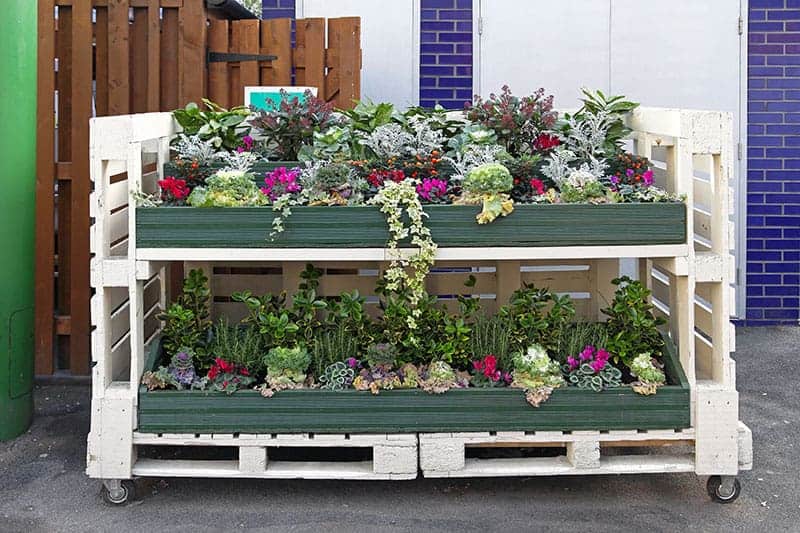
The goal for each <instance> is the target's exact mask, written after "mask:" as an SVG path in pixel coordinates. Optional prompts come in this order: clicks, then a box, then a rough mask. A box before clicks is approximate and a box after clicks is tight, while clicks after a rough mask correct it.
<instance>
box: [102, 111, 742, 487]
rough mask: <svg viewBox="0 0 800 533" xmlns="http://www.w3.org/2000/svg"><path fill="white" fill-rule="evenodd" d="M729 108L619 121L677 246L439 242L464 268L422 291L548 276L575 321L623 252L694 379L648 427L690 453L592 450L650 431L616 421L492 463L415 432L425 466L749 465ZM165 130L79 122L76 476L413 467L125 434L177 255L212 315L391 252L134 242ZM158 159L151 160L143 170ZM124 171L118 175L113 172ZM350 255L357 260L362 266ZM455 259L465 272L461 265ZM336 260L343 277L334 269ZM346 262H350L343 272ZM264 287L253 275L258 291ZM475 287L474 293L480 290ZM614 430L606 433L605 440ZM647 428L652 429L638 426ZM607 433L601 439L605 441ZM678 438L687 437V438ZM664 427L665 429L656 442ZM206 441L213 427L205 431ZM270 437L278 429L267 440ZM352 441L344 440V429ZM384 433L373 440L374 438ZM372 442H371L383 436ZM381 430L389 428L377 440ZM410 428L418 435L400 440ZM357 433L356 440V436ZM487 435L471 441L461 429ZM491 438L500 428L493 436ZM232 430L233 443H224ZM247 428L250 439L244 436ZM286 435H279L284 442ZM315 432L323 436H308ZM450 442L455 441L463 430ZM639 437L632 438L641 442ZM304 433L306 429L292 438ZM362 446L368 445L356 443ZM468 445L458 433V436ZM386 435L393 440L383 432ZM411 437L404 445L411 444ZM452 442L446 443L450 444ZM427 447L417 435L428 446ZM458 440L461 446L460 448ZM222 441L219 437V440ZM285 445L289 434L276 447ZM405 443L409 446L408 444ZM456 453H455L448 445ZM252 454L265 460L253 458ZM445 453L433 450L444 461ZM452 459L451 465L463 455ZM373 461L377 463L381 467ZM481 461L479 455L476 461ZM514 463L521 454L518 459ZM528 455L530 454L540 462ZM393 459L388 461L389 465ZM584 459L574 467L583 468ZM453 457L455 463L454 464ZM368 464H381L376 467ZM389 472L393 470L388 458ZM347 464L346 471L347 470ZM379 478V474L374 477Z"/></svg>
mask: <svg viewBox="0 0 800 533" xmlns="http://www.w3.org/2000/svg"><path fill="white" fill-rule="evenodd" d="M731 121H732V119H731V117H730V115H727V114H724V113H716V112H700V111H685V110H674V109H655V108H641V109H638V110H636V111H635V112H634V113H633V115H632V117H631V120H630V126H631V128H632V129H633V151H634V152H636V153H638V154H639V155H642V156H645V157H649V158H651V160H652V161H653V162H654V164H655V165H656V181H657V184H658V185H660V186H662V187H663V188H665V189H667V190H668V191H670V192H673V193H676V194H682V195H685V197H686V203H687V208H688V210H689V213H690V216H689V217H688V221H687V234H688V235H690V236H691V238H690V239H689V242H687V243H686V244H682V245H669V246H624V247H551V248H516V249H514V248H483V249H481V248H469V249H467V248H452V249H441V250H440V251H439V255H438V256H437V259H438V261H439V263H438V265H437V266H448V267H461V271H460V272H454V273H452V274H448V273H440V274H439V275H437V276H432V277H431V279H430V280H429V287H428V288H429V290H430V291H431V293H432V294H439V295H452V294H463V293H462V292H454V287H461V285H460V283H461V282H460V280H459V279H457V278H458V277H465V276H466V275H467V274H469V273H473V274H474V275H475V276H476V278H477V281H478V285H477V288H476V289H475V290H476V293H475V294H473V296H475V297H480V298H481V299H482V301H483V302H484V303H486V304H487V309H490V310H491V309H492V306H493V305H494V306H495V307H496V306H497V305H501V304H502V303H505V301H507V300H508V297H509V296H510V294H511V292H513V290H515V289H516V288H518V287H519V285H520V283H522V282H523V281H529V282H530V281H533V282H535V283H537V284H539V285H540V286H551V287H553V288H554V290H556V291H558V292H564V293H569V294H571V295H574V297H575V299H576V302H577V307H578V312H579V316H581V317H583V318H587V319H590V320H593V319H597V317H598V314H599V310H600V309H601V307H603V306H604V305H605V304H606V303H607V302H608V301H609V300H610V297H611V294H612V291H611V288H610V286H609V283H608V282H609V281H610V279H611V278H613V277H615V276H616V275H618V274H619V272H620V268H621V263H620V259H622V258H635V263H636V265H635V267H636V268H638V273H639V278H640V279H642V280H644V281H645V282H646V283H647V284H648V286H649V287H650V288H651V289H652V290H653V294H654V303H655V304H656V306H657V309H658V310H659V313H661V314H662V315H663V316H664V317H665V318H666V319H667V320H668V323H669V329H670V334H671V336H672V338H673V339H674V340H675V341H676V344H677V346H678V352H679V355H680V359H681V364H682V366H683V368H684V370H685V372H686V375H687V378H688V381H689V384H690V387H691V390H692V410H691V412H692V428H693V429H692V430H687V431H684V432H680V434H679V435H677V434H676V435H672V438H670V436H669V435H670V434H669V432H656V433H653V434H652V435H656V434H658V435H659V436H660V440H665V439H666V440H668V441H671V442H678V441H682V440H689V441H691V442H693V447H694V452H693V454H689V455H679V456H676V457H674V458H672V459H669V458H665V457H666V456H663V455H654V456H652V457H651V456H635V457H631V458H626V456H624V455H621V456H620V455H614V456H607V457H604V456H602V455H600V456H599V458H598V459H597V460H595V457H596V454H595V448H594V445H595V444H597V445H598V447H600V445H601V444H604V443H605V444H608V443H609V442H612V440H613V439H619V440H620V441H624V442H628V443H637V442H638V443H639V444H642V443H643V442H645V441H647V440H649V439H650V436H648V437H647V438H645V437H642V436H641V435H642V434H640V433H638V432H637V433H636V434H627V435H622V434H619V433H618V432H610V433H608V434H598V435H593V434H592V435H588V434H585V435H581V434H579V433H572V434H569V435H567V434H560V436H558V438H559V439H561V440H560V441H553V440H551V441H550V442H551V443H552V442H561V443H562V445H563V446H564V447H565V448H567V447H569V449H570V450H571V451H570V453H567V454H565V455H564V456H563V458H561V459H557V460H551V459H547V460H535V461H534V460H530V461H529V460H525V461H527V462H525V464H520V463H519V462H518V461H519V460H504V459H498V460H496V461H501V462H499V463H498V462H495V463H491V464H487V463H480V462H478V463H476V462H475V461H476V460H472V459H469V460H465V459H464V456H463V454H460V452H459V453H455V454H454V455H453V456H452V457H450V458H449V460H451V461H456V460H457V461H458V463H457V465H456V467H454V468H445V469H439V468H434V466H433V464H432V463H431V461H434V463H435V458H436V457H441V454H440V455H436V453H434V451H432V450H431V449H430V446H431V444H430V443H431V442H432V441H433V440H436V438H435V437H431V436H429V435H422V436H420V439H421V442H422V443H423V444H422V447H421V448H420V450H421V451H420V453H421V454H422V455H423V457H424V458H423V470H424V472H425V475H428V476H431V475H439V474H442V475H444V474H447V475H515V474H516V473H523V472H524V475H553V474H569V473H622V472H658V471H694V472H696V473H697V474H700V475H729V476H730V475H735V474H736V473H737V472H738V471H739V470H740V469H747V468H749V467H750V466H751V464H752V444H751V441H752V437H751V436H750V432H749V430H747V428H746V427H743V426H741V425H740V424H739V421H738V395H737V393H736V388H735V387H736V382H735V365H734V362H733V360H732V359H731V358H730V352H731V351H732V350H733V349H734V343H733V338H734V336H733V328H732V326H731V325H730V322H729V318H730V308H731V302H732V299H733V295H732V290H731V288H730V280H731V279H733V274H732V268H733V262H732V261H731V260H730V251H731V250H732V249H733V240H732V237H731V235H732V232H731V226H730V223H729V214H730V211H731V201H730V198H731V194H730V184H729V177H730V176H731V175H732V164H733V163H732V161H733V157H732V154H733V145H732V126H731ZM176 131H177V127H176V124H175V123H174V122H173V120H172V118H171V116H170V114H169V113H150V114H141V115H128V116H121V117H103V118H98V119H93V120H92V123H91V136H90V138H91V176H92V180H93V182H94V192H93V193H92V195H91V199H90V209H91V214H92V217H93V218H94V219H95V224H94V225H93V228H92V234H91V249H92V253H93V254H94V258H93V260H92V278H91V282H92V286H93V287H94V289H95V295H94V297H93V298H92V323H93V325H94V326H95V329H94V331H93V333H92V358H93V362H94V370H93V385H94V386H93V394H92V396H93V399H92V427H91V432H90V435H89V439H88V453H87V473H88V474H89V475H90V476H91V477H94V478H101V479H127V478H130V477H131V476H133V475H147V476H169V475H174V476H193V477H202V476H209V477H317V478H326V477H340V478H348V479H380V478H381V477H380V476H388V477H382V479H395V478H393V477H392V476H405V478H411V477H415V476H416V472H417V471H416V459H414V461H413V462H414V465H415V466H414V469H413V472H412V469H411V466H410V465H411V462H412V461H411V459H410V458H411V455H412V454H413V455H414V457H416V454H417V449H418V448H417V446H416V444H415V445H414V446H411V445H409V446H399V447H396V448H397V449H398V450H402V453H403V454H406V455H405V456H404V458H403V459H402V460H400V459H398V461H400V462H401V463H403V464H404V465H406V466H403V467H401V470H402V472H400V473H395V472H383V471H382V470H384V469H385V468H384V467H382V466H377V467H376V465H375V464H372V465H352V464H351V465H348V466H347V468H344V467H342V466H341V465H335V464H334V465H330V466H326V467H321V466H320V465H316V464H312V463H306V464H301V465H297V464H293V465H283V464H279V463H277V462H272V463H270V462H269V461H268V457H267V456H266V452H265V450H266V449H267V448H269V447H270V446H271V444H270V442H271V440H272V437H271V436H269V438H267V436H255V438H252V439H251V438H250V437H246V436H242V435H240V436H239V437H234V436H233V435H228V436H210V439H206V437H207V436H200V437H197V438H195V436H194V435H190V436H185V435H161V436H152V435H149V436H148V435H144V434H140V433H137V432H136V429H137V420H136V406H137V403H138V384H139V380H140V378H141V375H142V372H143V370H144V369H143V363H144V354H145V353H147V349H148V345H149V343H150V342H152V340H153V339H154V338H155V337H156V336H157V335H158V333H159V331H160V328H161V324H160V322H159V321H158V320H157V318H156V317H157V316H158V313H159V312H160V311H161V310H162V309H164V307H165V305H166V304H167V302H166V294H165V288H166V286H167V282H168V280H167V271H168V269H167V267H168V266H169V262H170V261H181V262H184V263H185V267H186V268H194V267H199V268H203V269H205V270H206V271H207V272H208V273H209V274H210V277H211V279H212V290H213V293H214V296H219V297H221V299H220V300H219V301H216V302H215V303H214V309H213V311H214V314H215V316H221V315H227V316H231V317H233V318H235V317H236V314H237V313H239V312H240V310H237V309H236V308H235V306H234V305H233V304H232V303H231V302H230V301H229V298H228V297H229V295H230V293H231V291H233V290H242V289H243V288H247V286H248V285H249V286H252V287H253V290H255V291H256V292H258V290H268V291H270V290H283V289H286V288H289V289H291V288H293V287H295V286H296V284H297V281H298V277H299V268H300V267H299V266H298V265H301V262H305V261H314V262H315V263H316V266H318V267H320V268H323V269H325V272H326V275H325V276H323V280H322V282H323V284H322V286H321V291H322V292H321V294H323V293H324V294H323V295H330V294H338V292H340V291H342V290H352V289H353V288H359V290H361V292H362V294H368V293H367V292H365V291H364V290H362V289H363V287H362V285H364V286H366V284H369V286H370V287H372V286H373V285H374V283H373V281H374V280H373V279H372V278H374V277H375V276H376V275H377V272H379V271H380V269H381V268H383V265H384V264H385V261H386V259H387V256H386V252H385V250H382V249H366V250H354V249H340V250H336V249H334V250H319V249H315V250H209V249H206V250H185V249H180V250H175V249H160V250H141V249H136V247H135V242H136V221H135V214H136V210H135V206H136V205H135V201H134V199H133V196H132V195H133V193H138V192H154V191H155V190H156V187H157V186H156V180H157V179H159V177H162V176H161V173H162V166H163V164H164V163H165V162H166V161H167V160H168V157H169V141H170V139H171V138H172V137H173V136H174V135H175V134H176ZM149 165H154V166H149ZM123 173H127V179H123V178H124V176H123ZM359 263H361V264H359ZM266 264H270V265H273V266H274V265H277V266H278V267H279V269H278V270H276V271H275V273H274V274H273V275H249V274H247V273H237V272H235V271H234V270H232V269H231V268H230V267H231V266H235V265H239V266H258V265H266ZM464 267H467V270H469V272H466V270H464ZM337 269H339V272H334V271H336V270H337ZM348 269H349V270H353V269H356V271H357V273H353V272H345V271H344V270H348ZM262 285H263V286H262ZM484 287H485V289H484ZM612 433H613V435H612ZM650 433H651V432H648V434H650ZM609 435H612V436H609ZM689 435H692V436H691V437H690V438H688V439H686V437H689ZM665 436H666V437H665ZM215 437H216V438H215ZM278 437H280V436H278ZM353 437H354V436H351V439H352V438H353ZM379 437H380V436H379ZM379 437H378V438H379ZM384 437H385V436H384ZM405 437H408V438H413V439H416V437H415V436H413V435H411V436H405ZM359 438H361V436H360V437H359ZM364 438H366V441H364V442H366V444H365V445H369V446H372V447H373V449H374V450H379V452H378V453H377V454H376V457H379V456H380V453H381V452H382V451H383V450H390V449H392V446H391V445H388V444H383V442H384V441H380V442H379V441H375V442H374V443H372V444H369V443H368V442H372V441H371V440H370V439H372V438H373V436H368V437H364ZM470 438H472V439H475V438H478V439H485V440H484V441H483V442H482V443H481V442H473V441H469V439H470ZM498 438H502V439H505V440H504V441H502V442H501V441H498V440H497V439H498ZM553 438H555V436H552V435H550V436H548V435H545V434H541V433H535V434H533V435H529V434H524V435H522V436H519V435H517V436H516V437H515V436H513V435H510V434H497V435H489V436H480V437H475V436H473V437H458V438H456V439H455V440H454V438H453V437H452V435H451V437H449V439H450V440H448V439H439V440H443V441H446V442H450V443H451V445H452V446H454V447H455V449H457V450H461V447H463V446H466V445H467V444H468V443H469V445H474V444H479V445H480V444H483V445H494V444H505V445H509V444H511V445H519V443H524V442H530V439H534V444H539V445H543V444H547V442H545V441H544V440H538V441H537V439H545V440H546V439H553ZM234 439H235V440H234ZM248 439H251V442H253V441H254V442H255V444H252V443H251V444H242V443H243V442H245V441H246V440H248ZM293 439H295V437H291V438H289V440H293ZM317 439H320V440H317ZM459 439H460V440H459ZM643 439H644V440H643ZM201 440H210V441H212V445H213V444H214V443H222V442H226V443H228V444H225V445H231V446H236V447H238V448H239V450H240V451H241V450H244V456H243V457H244V464H242V456H241V455H240V460H239V461H238V462H233V463H230V462H228V463H224V464H218V463H215V464H206V463H202V462H197V461H190V462H189V463H190V464H187V463H186V462H183V461H166V462H156V461H155V460H150V459H143V458H142V459H137V455H136V448H137V446H144V445H156V446H158V445H176V446H195V445H207V443H206V442H203V443H202V444H196V442H197V441H201ZM311 440H314V441H316V442H317V446H319V445H320V444H319V443H324V442H325V439H322V438H321V437H320V436H315V438H314V439H310V437H308V436H306V437H305V440H303V438H300V440H296V442H303V444H297V445H296V446H307V445H309V441H311ZM367 441H368V442H367ZM468 441H469V442H468ZM385 442H390V440H389V439H386V441H385ZM409 442H410V441H409ZM454 442H455V443H456V444H452V443H454ZM426 443H427V444H426ZM458 443H460V444H458ZM218 445H222V444H218ZM281 445H290V444H281ZM412 450H413V452H412ZM459 454H460V455H459ZM262 456H263V463H264V469H263V470H262V469H261V464H262ZM442 460H444V459H442ZM462 460H463V466H461V461H462ZM381 461H382V459H380V458H379V459H378V460H377V463H378V464H379V465H380V464H381ZM477 461H480V460H477ZM515 461H517V462H515ZM537 461H538V462H537ZM390 462H391V461H390ZM587 465H588V466H591V468H586V466H587ZM451 466H452V463H451ZM376 468H377V470H376ZM386 468H388V469H389V470H391V469H392V468H394V467H392V468H389V467H386ZM348 469H349V470H348ZM376 476H378V477H376Z"/></svg>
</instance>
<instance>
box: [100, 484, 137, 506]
mask: <svg viewBox="0 0 800 533" xmlns="http://www.w3.org/2000/svg"><path fill="white" fill-rule="evenodd" d="M102 496H103V501H104V502H106V503H107V504H109V505H115V506H116V505H125V504H127V503H130V502H131V501H133V500H134V499H136V485H135V484H134V483H133V481H132V480H130V479H122V480H119V479H114V480H109V481H104V482H103V488H102Z"/></svg>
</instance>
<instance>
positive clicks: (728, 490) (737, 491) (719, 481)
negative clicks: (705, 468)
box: [706, 476, 742, 503]
mask: <svg viewBox="0 0 800 533" xmlns="http://www.w3.org/2000/svg"><path fill="white" fill-rule="evenodd" d="M706 489H707V490H708V495H709V496H711V499H712V500H713V501H715V502H717V503H733V502H735V501H736V500H737V499H739V496H740V495H741V494H742V485H741V483H739V480H738V479H736V478H735V477H733V476H725V477H724V479H723V476H711V477H710V478H708V483H707V484H706Z"/></svg>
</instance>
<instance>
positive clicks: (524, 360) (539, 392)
mask: <svg viewBox="0 0 800 533" xmlns="http://www.w3.org/2000/svg"><path fill="white" fill-rule="evenodd" d="M513 377H514V380H513V382H512V383H511V386H512V387H517V388H520V389H525V399H526V400H527V401H528V403H530V404H531V405H533V406H534V407H539V405H541V403H542V402H544V401H546V400H547V399H548V398H549V397H550V394H551V393H552V392H553V390H554V389H556V388H558V387H561V386H562V385H564V377H563V376H562V375H561V367H559V365H558V363H557V362H556V361H553V360H552V359H550V357H549V356H548V355H547V350H545V349H544V348H543V347H542V346H540V345H538V344H533V345H531V346H529V347H528V349H527V351H525V352H518V353H516V354H514V372H513Z"/></svg>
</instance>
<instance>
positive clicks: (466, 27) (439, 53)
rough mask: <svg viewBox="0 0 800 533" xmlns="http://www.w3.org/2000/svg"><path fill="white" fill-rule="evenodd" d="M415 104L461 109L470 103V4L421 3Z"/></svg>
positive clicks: (456, 0)
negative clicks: (418, 75) (417, 98)
mask: <svg viewBox="0 0 800 533" xmlns="http://www.w3.org/2000/svg"><path fill="white" fill-rule="evenodd" d="M421 9H422V13H421V15H422V16H421V17H420V20H421V23H420V24H421V31H422V34H421V36H420V62H419V64H420V67H419V70H420V79H419V103H420V105H421V106H423V107H433V106H434V105H436V104H439V105H441V106H443V107H445V108H447V109H461V108H463V107H464V103H465V102H468V101H470V100H472V0H422V2H421Z"/></svg>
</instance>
